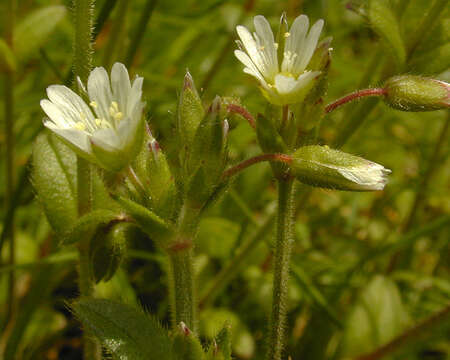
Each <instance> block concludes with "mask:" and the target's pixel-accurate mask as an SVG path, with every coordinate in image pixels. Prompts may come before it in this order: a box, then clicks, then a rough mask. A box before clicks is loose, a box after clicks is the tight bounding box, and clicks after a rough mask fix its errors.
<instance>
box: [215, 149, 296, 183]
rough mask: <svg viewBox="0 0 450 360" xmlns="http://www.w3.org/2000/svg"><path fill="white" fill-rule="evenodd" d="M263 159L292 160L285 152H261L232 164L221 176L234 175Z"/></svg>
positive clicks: (285, 161) (288, 161)
mask: <svg viewBox="0 0 450 360" xmlns="http://www.w3.org/2000/svg"><path fill="white" fill-rule="evenodd" d="M263 161H279V162H284V163H290V162H291V161H292V156H289V155H285V154H262V155H258V156H255V157H252V158H250V159H247V160H244V161H243V162H241V163H239V164H237V165H235V166H233V167H232V168H229V169H228V170H226V171H225V172H224V173H223V175H222V178H224V179H226V178H229V177H231V176H233V175H236V174H237V173H238V172H241V171H242V170H244V169H246V168H248V167H249V166H251V165H254V164H257V163H260V162H263Z"/></svg>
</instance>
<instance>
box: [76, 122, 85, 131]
mask: <svg viewBox="0 0 450 360" xmlns="http://www.w3.org/2000/svg"><path fill="white" fill-rule="evenodd" d="M75 129H78V130H85V129H86V125H85V124H84V123H82V122H81V121H78V122H77V123H76V124H75Z"/></svg>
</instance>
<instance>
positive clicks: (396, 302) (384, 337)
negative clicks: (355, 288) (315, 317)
mask: <svg viewBox="0 0 450 360" xmlns="http://www.w3.org/2000/svg"><path fill="white" fill-rule="evenodd" d="M408 324H409V316H408V314H407V312H406V309H405V307H404V305H403V303H402V299H401V297H400V292H399V291H398V288H397V286H396V284H395V283H394V282H393V281H392V280H390V279H388V278H385V277H383V276H380V275H378V276H375V277H374V278H373V279H372V281H371V282H370V283H369V284H368V285H367V287H366V288H365V289H364V290H363V291H362V293H361V296H360V298H359V301H358V303H357V305H356V306H355V307H354V308H353V310H352V311H351V313H350V315H349V317H348V319H347V324H346V329H345V333H344V340H343V356H345V357H349V358H353V357H355V356H357V355H360V354H362V353H366V352H369V351H372V350H373V349H375V348H376V347H378V346H380V345H383V344H385V343H387V342H388V341H389V340H391V339H393V338H394V337H395V336H397V335H399V334H400V333H401V332H402V331H403V330H404V329H406V327H407V326H408Z"/></svg>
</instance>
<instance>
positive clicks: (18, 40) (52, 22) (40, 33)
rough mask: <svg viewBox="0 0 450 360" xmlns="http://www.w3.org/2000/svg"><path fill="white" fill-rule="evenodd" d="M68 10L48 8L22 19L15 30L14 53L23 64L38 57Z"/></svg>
mask: <svg viewBox="0 0 450 360" xmlns="http://www.w3.org/2000/svg"><path fill="white" fill-rule="evenodd" d="M66 13H67V10H66V8H65V7H64V6H62V5H54V6H46V7H43V8H41V9H38V10H35V11H33V12H32V13H30V14H28V15H27V16H26V17H24V18H23V19H21V21H20V22H19V23H18V24H17V27H16V28H15V29H14V39H13V44H14V53H15V55H16V57H17V58H18V59H20V61H21V62H23V61H25V60H27V59H28V58H29V57H30V56H33V55H36V53H37V51H38V50H39V48H40V47H41V46H43V45H44V43H45V41H46V40H47V39H48V38H49V37H50V36H51V34H52V33H53V32H54V31H55V29H56V26H57V25H58V23H59V22H60V21H61V20H62V19H63V18H64V16H65V15H66Z"/></svg>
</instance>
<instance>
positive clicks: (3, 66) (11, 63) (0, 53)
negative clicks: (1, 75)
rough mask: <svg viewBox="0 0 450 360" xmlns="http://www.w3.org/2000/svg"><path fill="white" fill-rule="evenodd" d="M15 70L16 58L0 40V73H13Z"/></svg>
mask: <svg viewBox="0 0 450 360" xmlns="http://www.w3.org/2000/svg"><path fill="white" fill-rule="evenodd" d="M16 68H17V64H16V57H15V56H14V53H13V52H12V51H11V48H10V47H9V45H8V44H7V43H6V42H5V41H4V40H3V39H0V71H15V70H16Z"/></svg>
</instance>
